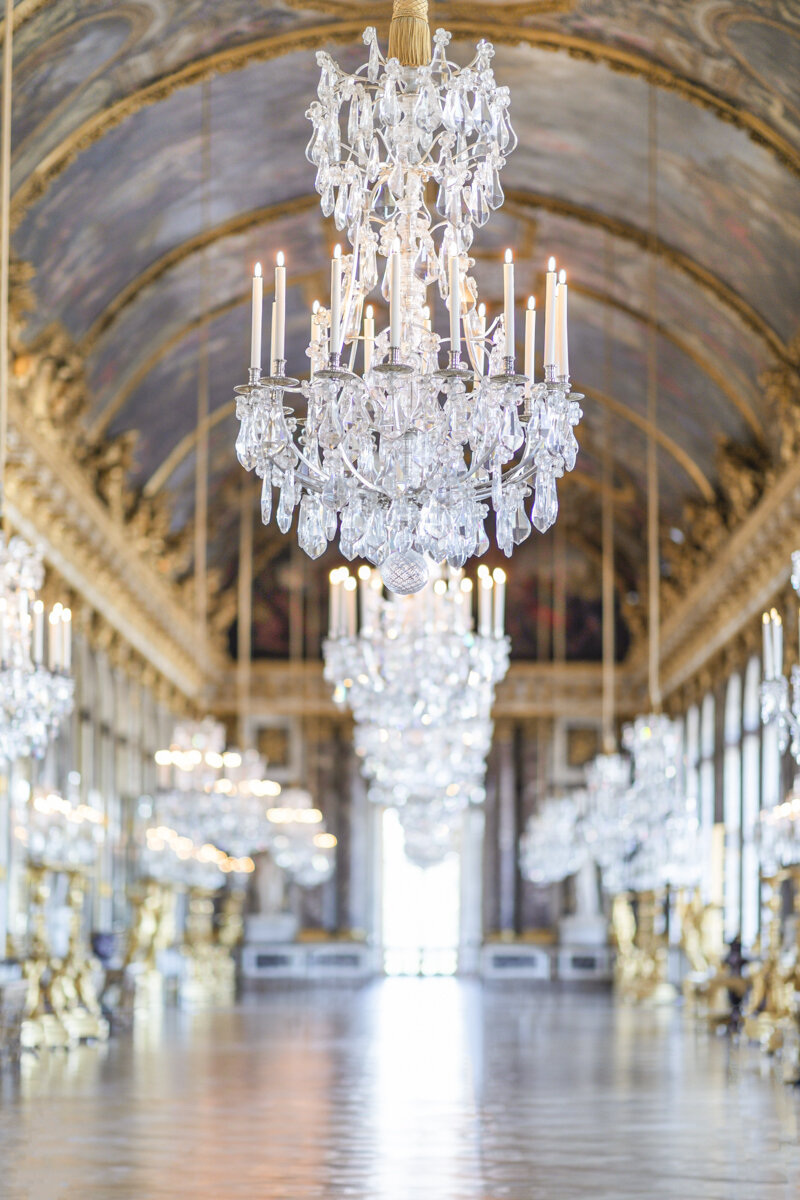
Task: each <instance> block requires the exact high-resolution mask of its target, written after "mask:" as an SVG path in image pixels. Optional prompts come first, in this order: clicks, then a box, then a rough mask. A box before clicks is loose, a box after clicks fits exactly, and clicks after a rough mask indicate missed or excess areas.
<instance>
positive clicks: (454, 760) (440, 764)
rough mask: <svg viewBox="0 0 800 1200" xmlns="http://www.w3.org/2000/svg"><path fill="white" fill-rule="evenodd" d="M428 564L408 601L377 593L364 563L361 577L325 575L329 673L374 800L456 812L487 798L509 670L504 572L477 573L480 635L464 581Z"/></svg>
mask: <svg viewBox="0 0 800 1200" xmlns="http://www.w3.org/2000/svg"><path fill="white" fill-rule="evenodd" d="M426 570H427V574H428V582H427V583H426V585H425V587H424V588H423V590H422V591H421V592H420V593H418V594H416V595H413V596H397V595H389V596H384V594H383V586H382V582H381V577H380V575H379V574H378V572H376V571H373V570H371V569H370V568H369V567H367V566H362V567H360V568H359V572H358V578H357V579H356V577H354V576H352V575H350V573H349V572H348V570H347V568H346V567H345V568H340V569H337V570H336V571H333V572H332V573H331V600H330V634H329V637H328V638H327V639H326V641H325V644H324V647H323V651H324V655H325V678H326V679H327V680H328V681H329V682H330V683H332V684H333V685H334V689H335V690H334V696H335V698H336V700H337V702H338V703H340V704H347V705H348V707H349V708H350V709H351V710H352V712H353V716H354V718H355V721H356V729H355V749H356V754H357V756H358V757H359V758H360V759H361V762H362V772H363V774H364V776H365V778H366V779H367V781H368V783H369V797H370V799H371V800H372V801H374V802H375V803H377V804H383V805H392V806H403V805H406V804H408V803H411V802H421V801H426V802H429V803H434V802H437V803H440V804H444V805H446V806H449V807H450V808H451V809H452V810H455V809H457V808H461V807H464V806H465V805H468V804H479V803H481V802H482V801H483V799H484V797H485V789H484V782H483V781H484V775H485V771H486V756H487V755H488V752H489V748H490V746H491V738H492V722H491V710H492V705H493V702H494V692H495V686H496V684H497V683H498V682H499V681H500V680H501V679H502V678H503V676H504V675H505V673H506V671H507V670H508V656H509V642H508V639H507V638H506V636H505V633H504V626H505V573H504V572H503V571H495V572H494V574H490V572H489V570H488V568H487V567H485V566H482V567H480V568H479V573H478V581H477V582H478V587H477V593H478V597H477V630H476V629H475V628H474V623H473V596H474V592H475V590H476V589H475V588H474V587H473V583H472V580H471V579H468V578H465V577H463V574H462V572H461V570H456V569H453V568H452V567H439V566H435V565H431V566H428V567H426ZM357 593H358V594H357ZM359 610H360V625H359V617H358V613H359Z"/></svg>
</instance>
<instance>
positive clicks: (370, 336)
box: [364, 304, 375, 375]
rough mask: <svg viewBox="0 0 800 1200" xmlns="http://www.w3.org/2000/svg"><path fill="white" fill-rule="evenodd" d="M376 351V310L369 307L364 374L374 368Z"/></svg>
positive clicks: (366, 319)
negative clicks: (373, 359) (373, 355)
mask: <svg viewBox="0 0 800 1200" xmlns="http://www.w3.org/2000/svg"><path fill="white" fill-rule="evenodd" d="M374 349H375V310H374V308H373V307H372V305H371V304H368V305H367V311H366V313H365V316H364V374H365V375H366V374H367V372H368V371H369V370H370V368H371V367H372V351H373V350H374Z"/></svg>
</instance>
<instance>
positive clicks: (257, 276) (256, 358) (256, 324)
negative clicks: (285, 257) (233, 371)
mask: <svg viewBox="0 0 800 1200" xmlns="http://www.w3.org/2000/svg"><path fill="white" fill-rule="evenodd" d="M263 303H264V280H263V279H262V277H261V263H256V266H255V270H254V271H253V305H252V311H251V324H250V366H251V367H260V366H261V319H262V314H261V310H262V305H263Z"/></svg>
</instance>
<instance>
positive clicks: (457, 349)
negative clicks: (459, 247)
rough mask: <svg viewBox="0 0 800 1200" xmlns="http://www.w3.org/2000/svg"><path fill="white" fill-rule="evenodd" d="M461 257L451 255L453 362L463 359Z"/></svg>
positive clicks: (451, 339) (451, 343)
mask: <svg viewBox="0 0 800 1200" xmlns="http://www.w3.org/2000/svg"><path fill="white" fill-rule="evenodd" d="M459 266H460V263H459V257H458V255H457V254H451V255H450V349H451V351H452V354H453V362H458V360H459V359H460V358H461V283H460V279H459Z"/></svg>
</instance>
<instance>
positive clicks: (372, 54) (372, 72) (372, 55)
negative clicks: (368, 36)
mask: <svg viewBox="0 0 800 1200" xmlns="http://www.w3.org/2000/svg"><path fill="white" fill-rule="evenodd" d="M380 73H381V56H380V51H379V50H378V41H377V38H373V39H372V41H371V43H370V47H369V62H368V64H367V78H368V79H369V80H370V82H371V83H374V82H375V80H376V79H377V78H378V76H379V75H380Z"/></svg>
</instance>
